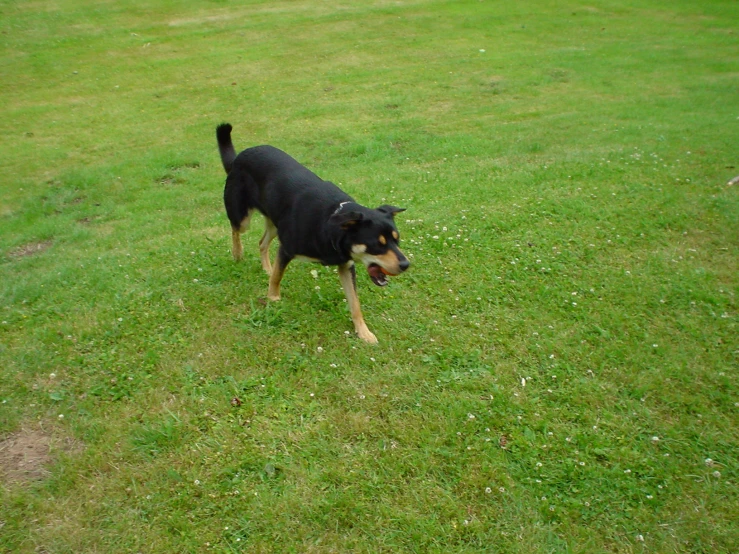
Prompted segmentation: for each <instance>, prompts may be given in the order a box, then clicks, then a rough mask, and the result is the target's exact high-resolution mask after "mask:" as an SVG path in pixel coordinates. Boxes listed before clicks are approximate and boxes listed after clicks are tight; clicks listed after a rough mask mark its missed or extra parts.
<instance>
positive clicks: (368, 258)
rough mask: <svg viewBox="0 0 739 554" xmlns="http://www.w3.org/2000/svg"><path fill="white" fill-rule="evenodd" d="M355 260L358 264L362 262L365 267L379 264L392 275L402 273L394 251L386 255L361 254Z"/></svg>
mask: <svg viewBox="0 0 739 554" xmlns="http://www.w3.org/2000/svg"><path fill="white" fill-rule="evenodd" d="M354 259H355V260H356V261H358V262H362V263H363V264H364V265H365V266H368V265H370V264H377V265H379V266H380V267H381V268H383V269H385V270H387V272H388V273H389V274H390V275H398V274H399V273H401V270H400V260H399V259H398V256H397V255H396V254H395V253H394V252H393V251H392V250H390V251H388V252H385V253H384V254H366V253H364V254H359V255H357V256H356V257H355V258H354Z"/></svg>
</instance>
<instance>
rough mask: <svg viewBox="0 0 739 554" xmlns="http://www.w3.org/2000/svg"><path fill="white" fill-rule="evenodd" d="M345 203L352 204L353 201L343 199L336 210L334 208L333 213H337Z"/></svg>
mask: <svg viewBox="0 0 739 554" xmlns="http://www.w3.org/2000/svg"><path fill="white" fill-rule="evenodd" d="M347 204H353V202H352V201H351V200H345V201H344V202H342V203H341V204H339V207H338V208H336V210H334V213H333V215H336V214H337V213H339V212H340V211H341V210H342V208H343V207H344V206H346V205H347Z"/></svg>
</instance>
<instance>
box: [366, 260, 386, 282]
mask: <svg viewBox="0 0 739 554" xmlns="http://www.w3.org/2000/svg"><path fill="white" fill-rule="evenodd" d="M367 273H369V276H370V279H372V282H373V283H374V284H375V285H377V286H378V287H384V286H385V285H387V278H386V277H385V274H384V273H383V272H382V270H381V269H380V266H379V265H375V264H371V265H369V266H368V267H367Z"/></svg>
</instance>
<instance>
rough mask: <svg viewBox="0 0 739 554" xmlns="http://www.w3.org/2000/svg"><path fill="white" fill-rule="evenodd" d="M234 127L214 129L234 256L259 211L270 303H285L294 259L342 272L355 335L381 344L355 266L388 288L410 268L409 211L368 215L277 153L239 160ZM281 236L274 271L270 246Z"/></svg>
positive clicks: (256, 151) (250, 152)
mask: <svg viewBox="0 0 739 554" xmlns="http://www.w3.org/2000/svg"><path fill="white" fill-rule="evenodd" d="M231 130H232V127H231V125H230V124H228V123H223V124H221V125H219V126H218V127H217V128H216V139H217V141H218V150H219V152H220V154H221V161H222V162H223V168H224V169H225V170H226V174H227V175H228V177H227V178H226V187H225V190H224V192H223V201H224V204H225V205H226V214H227V215H228V219H229V221H230V222H231V237H232V242H233V247H232V254H233V257H234V259H235V260H236V261H238V260H240V259H241V258H242V256H243V247H242V245H241V234H242V233H243V232H245V231H246V230H247V229H248V228H249V223H250V220H251V216H252V214H253V213H254V210H257V211H258V212H260V213H262V215H264V219H265V226H266V228H265V231H264V234H263V235H262V238H261V240H260V241H259V252H260V255H261V260H262V268H263V269H264V271H266V272H267V274H268V275H269V289H268V293H267V298H268V299H269V300H273V301H276V300H279V299H280V282H281V281H282V276H283V275H284V273H285V269H286V268H287V265H288V264H289V263H290V262H291V261H292V260H294V259H298V260H303V261H309V262H317V263H321V264H323V265H327V266H338V269H339V280H340V281H341V287H342V288H343V289H344V294H345V295H346V300H347V302H348V303H349V310H350V312H351V317H352V321H353V323H354V330H355V332H356V333H357V335H358V336H359V338H361V339H362V340H364V341H366V342H368V343H371V344H375V343H377V337H375V335H374V334H373V333H372V332H371V331H370V330H369V329H368V328H367V324H366V323H365V322H364V317H363V316H362V310H361V308H360V306H359V298H358V296H357V278H356V269H355V267H354V265H355V262H357V263H361V264H364V266H365V267H366V268H367V273H368V274H369V276H370V279H371V280H372V282H373V283H374V284H375V285H377V286H380V287H383V286H385V285H387V284H388V280H387V276H388V275H391V276H394V275H398V274H400V273H402V272H404V271H406V270H407V269H408V267H410V262H409V261H408V259H407V258H406V257H405V255H404V254H403V253H402V252H401V250H400V247H399V241H400V235H399V233H398V229H397V227H396V226H395V221H394V217H395V214H398V213H400V212H403V211H405V209H404V208H396V207H394V206H390V205H387V204H385V205H382V206H380V207H378V208H377V209H374V210H373V209H370V208H367V207H365V206H362V205H361V204H358V203H357V202H355V201H354V199H353V198H352V197H351V196H349V195H348V194H346V193H345V192H344V191H343V190H341V189H340V188H339V187H337V186H336V185H335V184H334V183H331V182H329V181H324V180H323V179H321V178H320V177H318V176H317V175H316V174H315V173H313V172H312V171H310V170H309V169H308V168H306V167H305V166H303V165H302V164H300V163H299V162H297V161H296V160H295V159H293V158H292V157H291V156H289V155H288V154H286V153H285V152H283V151H282V150H280V149H278V148H275V147H274V146H267V145H264V146H255V147H252V148H247V149H246V150H244V151H243V152H241V153H240V154H238V155H236V151H235V150H234V146H233V142H232V141H231ZM275 237H278V238H279V243H280V247H279V250H278V252H277V257H276V258H275V262H274V264H272V263H271V262H270V257H269V245H270V243H271V242H272V240H273V239H274V238H275Z"/></svg>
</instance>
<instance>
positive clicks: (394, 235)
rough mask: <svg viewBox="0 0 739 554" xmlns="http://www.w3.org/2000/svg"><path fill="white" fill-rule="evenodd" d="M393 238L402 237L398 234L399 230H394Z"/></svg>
mask: <svg viewBox="0 0 739 554" xmlns="http://www.w3.org/2000/svg"><path fill="white" fill-rule="evenodd" d="M393 238H394V239H395V240H398V239H399V238H400V235H399V234H398V232H397V231H393Z"/></svg>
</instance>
